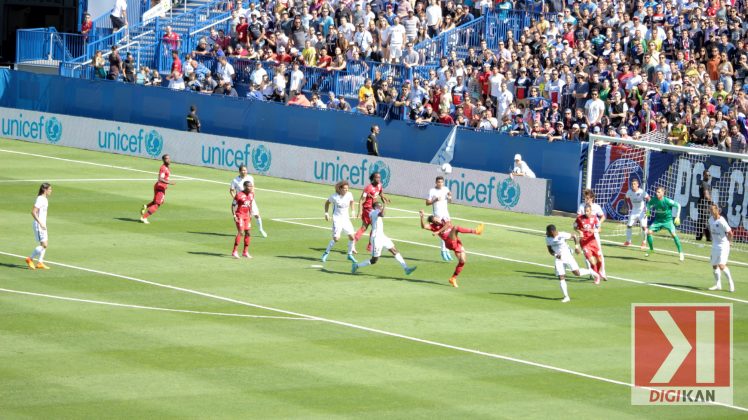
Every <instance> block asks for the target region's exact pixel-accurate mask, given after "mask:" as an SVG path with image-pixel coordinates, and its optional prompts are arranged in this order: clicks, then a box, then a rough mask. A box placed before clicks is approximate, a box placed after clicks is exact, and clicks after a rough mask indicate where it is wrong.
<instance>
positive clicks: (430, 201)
mask: <svg viewBox="0 0 748 420" xmlns="http://www.w3.org/2000/svg"><path fill="white" fill-rule="evenodd" d="M437 201H439V197H437V196H429V198H427V199H426V205H427V206H430V205H432V204H434V203H436V202H437Z"/></svg>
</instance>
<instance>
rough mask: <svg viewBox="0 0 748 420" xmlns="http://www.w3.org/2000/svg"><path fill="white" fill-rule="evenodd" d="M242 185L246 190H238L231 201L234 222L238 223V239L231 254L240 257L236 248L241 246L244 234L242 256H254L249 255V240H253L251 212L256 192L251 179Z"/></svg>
mask: <svg viewBox="0 0 748 420" xmlns="http://www.w3.org/2000/svg"><path fill="white" fill-rule="evenodd" d="M242 185H243V187H244V190H242V191H239V192H237V193H236V195H235V196H234V201H232V202H231V214H232V215H233V216H234V223H236V239H234V250H233V251H231V256H232V257H234V258H239V253H238V252H237V250H236V249H237V248H238V247H239V241H241V239H242V236H244V251H242V257H244V258H252V256H251V255H249V241H250V240H251V237H250V234H249V229H250V228H251V227H252V223H251V222H250V220H251V218H250V214H251V213H252V204H253V203H254V201H255V193H254V186H253V185H252V182H251V181H244V184H242Z"/></svg>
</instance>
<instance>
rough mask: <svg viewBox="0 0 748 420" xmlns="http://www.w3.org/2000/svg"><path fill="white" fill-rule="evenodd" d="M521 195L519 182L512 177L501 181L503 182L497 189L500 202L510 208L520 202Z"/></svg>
mask: <svg viewBox="0 0 748 420" xmlns="http://www.w3.org/2000/svg"><path fill="white" fill-rule="evenodd" d="M519 195H520V189H519V184H517V183H516V182H514V181H513V180H512V179H511V178H507V179H505V180H503V181H501V184H499V187H498V188H497V189H496V198H498V199H499V204H501V206H502V207H505V208H508V209H510V208H512V207H514V206H516V205H517V203H519Z"/></svg>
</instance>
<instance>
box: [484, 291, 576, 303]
mask: <svg viewBox="0 0 748 420" xmlns="http://www.w3.org/2000/svg"><path fill="white" fill-rule="evenodd" d="M491 294H492V295H502V296H514V297H523V298H530V299H540V300H556V301H559V300H561V299H559V298H552V297H547V296H538V295H530V294H527V293H499V292H492V293H491Z"/></svg>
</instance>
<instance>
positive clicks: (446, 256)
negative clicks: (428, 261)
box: [439, 238, 452, 261]
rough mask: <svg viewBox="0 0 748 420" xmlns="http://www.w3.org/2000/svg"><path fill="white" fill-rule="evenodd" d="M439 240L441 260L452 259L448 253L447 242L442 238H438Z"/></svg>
mask: <svg viewBox="0 0 748 420" xmlns="http://www.w3.org/2000/svg"><path fill="white" fill-rule="evenodd" d="M439 242H441V247H440V251H441V254H442V260H443V261H450V260H451V259H452V256H451V255H449V250H448V249H447V244H446V243H444V240H443V239H441V238H440V239H439Z"/></svg>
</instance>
